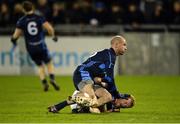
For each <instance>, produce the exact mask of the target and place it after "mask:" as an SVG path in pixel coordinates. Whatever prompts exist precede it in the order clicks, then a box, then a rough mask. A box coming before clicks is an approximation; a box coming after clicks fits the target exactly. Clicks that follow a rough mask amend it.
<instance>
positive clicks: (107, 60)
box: [73, 48, 119, 98]
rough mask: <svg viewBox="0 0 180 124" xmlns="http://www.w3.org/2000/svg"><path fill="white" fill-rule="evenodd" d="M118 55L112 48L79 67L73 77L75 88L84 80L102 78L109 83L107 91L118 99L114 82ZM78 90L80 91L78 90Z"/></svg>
mask: <svg viewBox="0 0 180 124" xmlns="http://www.w3.org/2000/svg"><path fill="white" fill-rule="evenodd" d="M115 61H116V54H115V52H114V50H113V49H112V48H110V49H104V50H102V51H99V52H96V53H95V54H94V55H92V56H91V57H89V58H88V59H87V60H86V61H85V62H84V63H83V64H82V65H80V66H78V67H77V69H76V70H75V72H74V75H73V81H74V83H75V87H76V88H77V86H76V85H77V84H78V83H79V82H80V81H82V80H89V79H91V80H93V78H94V77H101V78H103V81H104V82H106V83H108V88H107V90H108V91H109V92H110V93H111V95H112V96H113V97H115V98H116V97H118V95H119V93H118V91H117V88H116V85H115V82H114V65H115ZM77 90H78V89H77Z"/></svg>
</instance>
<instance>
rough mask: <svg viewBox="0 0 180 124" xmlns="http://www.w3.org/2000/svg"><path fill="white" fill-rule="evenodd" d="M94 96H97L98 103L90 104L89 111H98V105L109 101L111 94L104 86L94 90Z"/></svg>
mask: <svg viewBox="0 0 180 124" xmlns="http://www.w3.org/2000/svg"><path fill="white" fill-rule="evenodd" d="M95 94H96V96H98V100H97V101H98V105H97V106H92V107H90V108H89V111H90V112H91V113H100V110H99V108H98V107H100V106H102V105H104V104H105V103H107V102H110V101H111V100H112V96H111V94H110V93H109V92H108V91H107V90H106V89H104V88H98V89H96V90H95Z"/></svg>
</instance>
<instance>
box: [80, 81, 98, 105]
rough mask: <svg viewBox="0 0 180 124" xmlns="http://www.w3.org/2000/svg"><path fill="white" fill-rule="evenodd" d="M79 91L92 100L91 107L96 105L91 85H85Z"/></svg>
mask: <svg viewBox="0 0 180 124" xmlns="http://www.w3.org/2000/svg"><path fill="white" fill-rule="evenodd" d="M80 91H81V92H83V93H87V94H88V95H89V97H90V98H91V99H92V102H93V106H96V105H98V101H97V97H96V95H95V92H94V89H93V84H92V83H87V84H86V85H85V86H84V87H83V88H82V89H80Z"/></svg>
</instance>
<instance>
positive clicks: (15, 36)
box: [11, 28, 22, 45]
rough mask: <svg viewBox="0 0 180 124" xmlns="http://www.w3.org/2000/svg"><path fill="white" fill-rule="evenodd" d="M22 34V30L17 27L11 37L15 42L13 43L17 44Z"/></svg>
mask: <svg viewBox="0 0 180 124" xmlns="http://www.w3.org/2000/svg"><path fill="white" fill-rule="evenodd" d="M21 34H22V30H21V29H20V28H16V29H15V31H14V33H13V35H12V37H11V42H12V43H13V45H16V44H17V43H16V42H17V40H18V38H19V37H20V36H21Z"/></svg>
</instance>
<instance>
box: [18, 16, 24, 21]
mask: <svg viewBox="0 0 180 124" xmlns="http://www.w3.org/2000/svg"><path fill="white" fill-rule="evenodd" d="M25 19H26V16H25V15H24V16H22V17H20V18H19V19H18V22H22V21H24V20H25Z"/></svg>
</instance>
